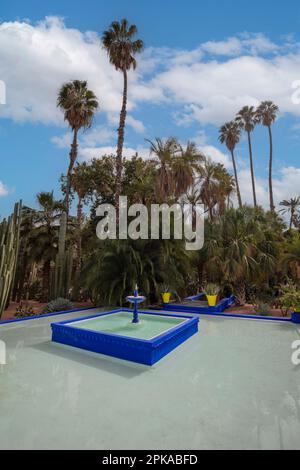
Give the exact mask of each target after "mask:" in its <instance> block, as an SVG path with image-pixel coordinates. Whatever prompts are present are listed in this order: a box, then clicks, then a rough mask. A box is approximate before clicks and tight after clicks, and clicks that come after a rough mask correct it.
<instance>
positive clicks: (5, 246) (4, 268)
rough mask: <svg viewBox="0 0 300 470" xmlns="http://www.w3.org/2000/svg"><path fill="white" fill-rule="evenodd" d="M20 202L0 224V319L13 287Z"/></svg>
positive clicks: (19, 223) (17, 245) (18, 236)
mask: <svg viewBox="0 0 300 470" xmlns="http://www.w3.org/2000/svg"><path fill="white" fill-rule="evenodd" d="M21 209H22V202H21V201H20V202H19V203H17V204H15V209H14V212H13V214H12V215H11V216H10V217H9V218H8V220H5V219H4V220H3V222H2V223H1V224H0V318H1V316H2V314H3V311H4V309H5V306H6V304H7V301H8V299H9V296H10V292H11V289H12V286H13V282H14V278H15V273H16V266H17V259H18V253H19V241H20V225H21Z"/></svg>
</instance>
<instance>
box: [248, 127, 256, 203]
mask: <svg viewBox="0 0 300 470" xmlns="http://www.w3.org/2000/svg"><path fill="white" fill-rule="evenodd" d="M248 145H249V156H250V170H251V180H252V191H253V203H254V207H256V206H257V202H256V190H255V179H254V168H253V157H252V144H251V136H250V132H248Z"/></svg>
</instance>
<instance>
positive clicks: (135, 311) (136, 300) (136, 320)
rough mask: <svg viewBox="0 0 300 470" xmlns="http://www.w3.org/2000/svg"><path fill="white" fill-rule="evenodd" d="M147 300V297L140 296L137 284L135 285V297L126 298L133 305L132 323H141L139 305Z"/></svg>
mask: <svg viewBox="0 0 300 470" xmlns="http://www.w3.org/2000/svg"><path fill="white" fill-rule="evenodd" d="M145 299H146V297H144V296H142V295H139V292H138V286H137V284H136V285H135V289H134V293H133V295H129V296H128V297H126V300H127V301H128V302H130V303H132V304H133V319H132V323H139V313H138V304H139V303H141V302H144V300H145Z"/></svg>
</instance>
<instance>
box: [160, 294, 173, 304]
mask: <svg viewBox="0 0 300 470" xmlns="http://www.w3.org/2000/svg"><path fill="white" fill-rule="evenodd" d="M170 297H171V293H170V292H164V293H163V294H162V299H163V303H164V304H168V303H169V302H170Z"/></svg>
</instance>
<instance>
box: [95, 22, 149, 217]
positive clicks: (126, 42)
mask: <svg viewBox="0 0 300 470" xmlns="http://www.w3.org/2000/svg"><path fill="white" fill-rule="evenodd" d="M136 34H137V27H136V26H135V25H134V24H133V25H129V23H128V21H127V20H126V19H123V20H121V21H120V22H119V21H113V22H112V23H111V25H110V28H109V29H108V30H107V31H104V33H103V35H102V43H103V46H104V48H105V49H106V51H107V54H108V57H109V61H110V63H111V64H113V65H114V66H115V68H116V70H120V71H121V72H122V73H123V83H124V84H123V102H122V108H121V113H120V121H119V128H118V146H117V162H116V163H117V165H116V166H117V178H116V205H117V208H118V206H119V196H120V194H121V185H122V168H123V161H122V153H123V144H124V129H125V122H126V113H127V111H126V108H127V88H128V80H127V72H128V71H129V70H130V69H131V68H133V69H135V68H136V65H137V62H136V59H135V55H136V54H137V53H139V52H141V51H142V49H143V46H144V44H143V41H142V40H141V39H136V40H133V38H134V36H135V35H136Z"/></svg>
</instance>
